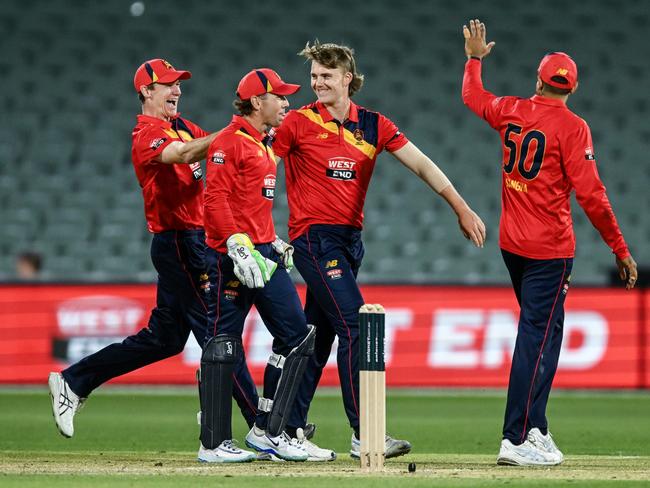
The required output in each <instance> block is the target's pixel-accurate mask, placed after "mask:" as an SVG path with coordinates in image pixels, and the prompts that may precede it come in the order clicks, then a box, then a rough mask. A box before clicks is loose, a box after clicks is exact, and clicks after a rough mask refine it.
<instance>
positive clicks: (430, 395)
mask: <svg viewBox="0 0 650 488" xmlns="http://www.w3.org/2000/svg"><path fill="white" fill-rule="evenodd" d="M504 403H505V393H504V392H501V391H497V392H449V391H447V392H438V391H435V390H432V391H423V392H412V391H400V390H391V391H389V394H388V401H387V413H388V430H389V432H391V433H392V434H394V435H395V436H397V437H401V438H406V439H408V440H409V441H411V443H412V444H413V446H414V448H413V452H412V453H411V454H409V455H407V456H403V457H400V458H396V459H392V460H389V461H388V462H387V469H386V472H385V473H384V474H382V475H380V476H381V481H380V482H381V485H382V486H486V487H487V486H504V485H505V486H559V485H565V484H568V485H571V486H598V487H600V486H614V485H616V486H618V485H620V484H625V485H626V486H650V414H648V412H650V394H648V393H647V392H646V393H590V392H582V393H573V392H554V395H553V397H552V399H551V402H550V405H549V412H548V413H549V420H550V427H551V431H552V432H553V433H554V437H555V440H556V442H557V443H558V445H559V446H560V448H561V449H562V450H563V451H564V452H565V456H566V462H565V463H564V464H563V465H562V466H559V467H553V468H533V469H530V468H511V467H500V466H496V465H495V464H494V460H495V457H496V453H497V450H498V445H499V441H500V428H501V422H502V419H503V407H504ZM197 410H198V401H197V399H196V395H195V393H194V390H168V389H167V390H165V389H162V390H161V389H152V390H145V391H143V390H142V389H119V390H118V389H111V388H108V387H106V388H102V389H100V390H98V391H97V392H96V393H95V394H93V395H92V397H91V398H90V399H89V400H88V403H87V405H86V406H85V407H84V409H83V410H82V411H81V412H80V413H79V415H78V416H77V417H76V418H75V429H76V431H75V436H74V438H72V439H65V438H63V437H61V436H60V435H59V434H58V432H57V431H56V428H55V426H54V422H53V420H52V416H51V408H50V400H49V395H48V393H47V390H45V389H42V390H34V389H32V390H21V389H2V390H0V412H1V415H0V458H1V460H0V485H1V486H3V487H5V486H6V487H9V486H21V487H22V486H68V487H70V486H93V487H94V488H98V487H102V486H163V487H165V486H172V485H174V486H205V483H206V481H207V480H206V476H210V477H217V478H218V480H210V481H209V482H210V483H213V482H218V483H219V486H251V487H254V486H269V485H271V486H305V484H306V483H309V485H310V488H311V487H320V486H335V485H338V486H341V485H346V486H347V485H348V483H350V482H353V483H354V486H355V487H356V486H359V487H360V488H363V487H366V486H368V487H369V486H373V488H374V485H376V483H377V482H378V479H377V476H378V475H373V476H368V475H365V474H362V473H360V472H359V469H358V467H357V463H356V462H354V461H353V460H352V459H351V458H350V457H349V455H348V450H349V448H350V429H349V428H348V427H347V420H346V419H345V415H344V412H343V406H342V402H341V398H340V394H339V393H338V391H336V390H334V391H333V390H326V391H325V392H324V393H321V394H319V395H317V397H316V399H315V401H314V404H313V406H312V410H311V412H310V420H311V421H314V422H316V423H317V425H318V430H317V433H316V437H315V438H314V440H315V441H316V442H317V443H318V444H320V445H322V446H327V447H329V448H332V449H334V450H336V451H337V453H338V459H337V461H335V462H333V463H300V464H298V463H268V462H255V463H249V464H244V465H229V466H223V465H219V466H213V465H210V466H206V465H203V464H200V463H197V462H196V451H197V448H198V425H197V424H196V412H197ZM233 429H234V435H235V437H236V438H238V439H239V440H240V441H241V442H242V443H243V438H244V436H245V434H246V431H247V428H246V426H245V423H244V422H243V420H242V418H241V416H240V415H239V413H238V412H237V410H236V407H235V408H234V414H233ZM410 462H415V463H416V466H417V470H416V472H415V473H412V474H410V473H408V471H407V465H408V463H410ZM71 475H73V476H71Z"/></svg>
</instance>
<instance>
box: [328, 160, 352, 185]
mask: <svg viewBox="0 0 650 488" xmlns="http://www.w3.org/2000/svg"><path fill="white" fill-rule="evenodd" d="M356 166H357V162H356V161H355V160H353V159H350V158H347V157H344V156H337V157H334V158H331V159H330V160H329V161H327V169H326V170H325V174H326V175H327V177H328V178H331V179H333V180H343V181H348V180H355V179H356V178H357V172H356V170H355V168H356Z"/></svg>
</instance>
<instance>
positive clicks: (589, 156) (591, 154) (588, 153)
mask: <svg viewBox="0 0 650 488" xmlns="http://www.w3.org/2000/svg"><path fill="white" fill-rule="evenodd" d="M585 159H587V160H589V161H593V160H594V159H596V156H594V150H593V149H592V148H590V147H586V148H585Z"/></svg>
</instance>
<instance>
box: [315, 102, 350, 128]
mask: <svg viewBox="0 0 650 488" xmlns="http://www.w3.org/2000/svg"><path fill="white" fill-rule="evenodd" d="M316 109H317V110H318V113H319V114H320V116H321V119H323V122H325V123H327V122H331V121H333V120H334V117H332V114H331V113H330V111H329V110H327V107H325V105H323V104H322V103H320V102H316ZM347 121H350V122H359V109H358V107H357V105H356V104H355V103H354V102H353V101H352V100H350V113H349V114H348V118H347V119H346V120H344V121H343V122H347Z"/></svg>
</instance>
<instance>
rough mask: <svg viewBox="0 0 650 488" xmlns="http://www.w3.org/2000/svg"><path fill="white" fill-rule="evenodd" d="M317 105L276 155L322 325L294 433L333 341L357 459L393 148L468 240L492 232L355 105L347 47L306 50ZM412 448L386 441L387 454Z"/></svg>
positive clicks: (429, 166)
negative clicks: (374, 210)
mask: <svg viewBox="0 0 650 488" xmlns="http://www.w3.org/2000/svg"><path fill="white" fill-rule="evenodd" d="M299 54H300V55H302V56H304V57H305V58H306V59H307V60H309V61H311V88H312V90H313V91H314V93H315V94H316V97H317V101H316V102H314V103H312V104H310V105H307V106H305V107H302V108H301V109H299V110H294V111H291V112H290V113H289V114H288V115H287V117H286V119H285V120H284V122H283V123H282V125H281V127H280V128H279V129H278V131H277V134H276V140H275V142H274V145H273V148H274V150H275V153H276V155H278V156H279V157H281V158H283V159H284V163H285V173H286V185H287V197H288V201H289V237H290V238H291V245H292V246H293V247H294V248H295V252H294V262H295V263H296V267H297V268H298V271H299V272H300V274H301V275H302V277H303V278H304V280H305V282H306V283H307V287H308V291H307V300H306V304H305V313H306V316H307V322H308V323H310V324H314V325H315V326H316V351H315V354H314V357H313V359H312V360H311V361H310V363H309V365H308V367H307V371H306V373H305V380H304V382H303V385H302V386H301V389H300V391H299V393H298V397H297V399H296V408H295V409H294V412H293V415H292V417H291V420H290V421H289V424H288V425H289V429H288V430H287V431H288V432H289V433H290V435H295V436H296V438H298V439H299V440H300V438H301V434H302V430H303V428H304V426H305V424H306V422H307V412H308V410H309V405H310V403H311V401H312V398H313V396H314V392H315V391H316V386H317V385H318V381H319V380H320V377H321V374H322V371H323V368H324V366H325V364H326V362H327V359H328V357H329V354H330V351H331V348H332V344H333V342H334V338H335V337H337V336H338V340H339V346H338V353H337V362H338V372H339V379H340V382H341V391H342V395H343V403H344V406H345V412H346V414H347V417H348V421H349V423H350V426H351V427H352V429H353V434H352V439H351V451H350V453H351V455H352V456H353V457H355V458H358V457H359V358H358V355H359V344H358V333H359V328H358V318H359V317H358V315H359V314H358V312H359V307H360V306H361V305H362V304H363V303H364V300H363V297H362V296H361V291H360V289H359V286H358V284H357V282H356V277H357V273H358V272H359V268H360V266H361V260H362V258H363V254H364V248H363V243H362V242H361V229H362V226H363V205H364V201H365V198H366V191H367V189H368V185H369V183H370V178H371V176H372V172H373V169H374V166H375V161H376V159H377V156H378V155H379V153H380V152H381V151H382V150H384V149H386V150H387V151H389V152H390V153H391V154H392V155H393V156H394V157H395V158H396V159H397V160H398V161H399V162H400V163H402V164H403V165H404V166H406V167H407V168H408V169H409V170H411V171H412V172H413V173H415V174H416V175H417V176H418V177H420V178H421V179H422V180H423V181H424V182H425V183H426V184H427V185H429V186H430V187H431V189H432V190H433V191H434V192H436V193H437V194H439V195H440V196H441V197H442V198H444V199H445V201H446V202H447V203H448V204H449V205H450V207H451V208H452V209H453V211H454V212H455V213H456V215H457V216H458V222H459V225H460V228H461V231H462V233H463V234H464V235H465V237H467V238H468V239H471V240H472V242H474V244H476V245H477V246H483V242H484V239H485V226H484V224H483V222H482V221H481V219H480V218H479V217H478V216H477V215H476V214H475V213H474V212H473V211H472V209H470V207H469V206H468V205H467V204H466V203H465V201H464V200H463V199H462V198H461V196H460V195H459V194H458V192H457V191H456V190H455V189H454V187H453V185H452V184H451V183H450V181H449V179H448V178H447V177H446V176H445V174H444V173H443V172H442V171H441V170H440V168H438V166H437V165H436V164H434V163H433V161H431V159H429V158H428V157H427V156H426V155H425V154H423V153H422V152H421V151H420V150H419V149H418V148H417V147H416V146H415V145H414V144H413V143H412V142H409V140H408V139H407V138H406V136H405V135H404V134H403V133H402V132H400V131H399V129H398V128H397V127H396V126H395V124H393V122H391V121H390V120H389V119H388V118H387V117H385V116H383V115H382V114H380V113H378V112H373V111H371V110H368V109H366V108H364V107H361V106H358V105H357V104H355V103H354V102H353V101H352V99H351V97H352V96H353V95H354V94H355V93H357V92H358V91H359V90H360V89H361V86H362V84H363V81H364V80H363V75H361V74H360V73H358V72H357V69H356V63H355V59H354V56H353V51H352V49H350V48H349V47H347V46H340V45H337V44H321V43H319V42H318V41H317V42H316V43H315V44H313V45H309V43H308V44H307V45H306V47H305V49H303V50H302V52H301V53H299ZM410 449H411V445H410V444H409V443H408V442H407V441H403V440H396V439H393V438H391V437H390V436H387V438H386V457H388V458H389V457H394V456H400V455H402V454H406V453H407V452H409V451H410Z"/></svg>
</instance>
